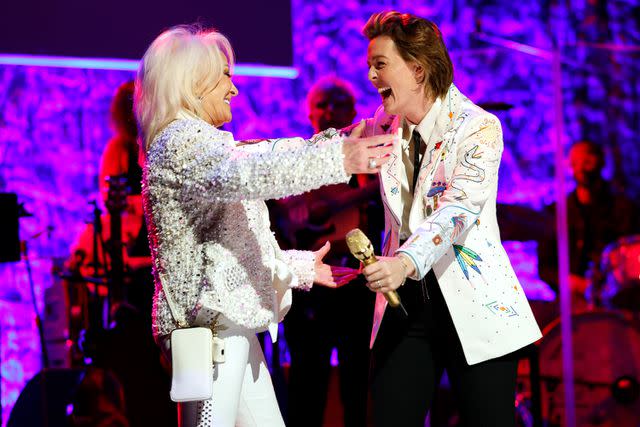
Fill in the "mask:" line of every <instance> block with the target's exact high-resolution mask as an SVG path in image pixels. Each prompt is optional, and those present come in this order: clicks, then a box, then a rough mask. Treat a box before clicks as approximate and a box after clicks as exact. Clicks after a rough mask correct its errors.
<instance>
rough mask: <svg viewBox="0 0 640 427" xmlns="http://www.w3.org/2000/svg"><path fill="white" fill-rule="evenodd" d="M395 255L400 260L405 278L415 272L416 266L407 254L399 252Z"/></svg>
mask: <svg viewBox="0 0 640 427" xmlns="http://www.w3.org/2000/svg"><path fill="white" fill-rule="evenodd" d="M397 257H398V259H399V260H400V265H402V269H403V273H404V279H405V280H406V279H407V278H408V277H411V276H412V275H413V274H415V271H416V268H415V266H414V265H413V262H412V261H411V260H410V259H409V257H408V256H406V255H404V254H402V253H399V254H398V255H397Z"/></svg>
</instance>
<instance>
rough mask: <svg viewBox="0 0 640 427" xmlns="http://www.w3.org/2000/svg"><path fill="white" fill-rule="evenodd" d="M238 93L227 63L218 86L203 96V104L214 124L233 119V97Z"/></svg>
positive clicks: (217, 124)
mask: <svg viewBox="0 0 640 427" xmlns="http://www.w3.org/2000/svg"><path fill="white" fill-rule="evenodd" d="M237 94H238V89H237V88H236V87H235V85H234V84H233V82H232V81H231V73H230V71H229V66H228V65H226V66H225V68H224V72H223V74H222V77H221V78H220V80H219V81H218V84H217V85H216V87H214V88H213V89H212V90H210V91H209V92H207V93H205V94H204V95H203V96H202V106H203V107H204V110H205V112H206V113H207V115H208V116H209V122H210V123H211V124H212V125H214V126H215V127H220V126H222V125H223V124H225V123H228V122H230V121H231V117H232V115H231V98H233V97H234V96H236V95H237Z"/></svg>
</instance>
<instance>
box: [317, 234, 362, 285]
mask: <svg viewBox="0 0 640 427" xmlns="http://www.w3.org/2000/svg"><path fill="white" fill-rule="evenodd" d="M329 249H331V244H330V243H329V242H327V243H325V244H324V246H323V247H321V248H320V249H318V250H317V251H315V252H314V254H315V257H316V262H315V265H314V271H315V273H316V276H315V278H314V280H313V282H314V283H316V284H318V285H322V286H326V287H328V288H339V287H340V286H343V285H346V284H347V283H349V282H350V281H352V280H353V279H355V278H356V277H358V274H359V272H358V270H355V269H353V268H349V267H336V266H332V265H328V264H325V263H324V261H323V258H324V257H325V255H327V253H328V252H329Z"/></svg>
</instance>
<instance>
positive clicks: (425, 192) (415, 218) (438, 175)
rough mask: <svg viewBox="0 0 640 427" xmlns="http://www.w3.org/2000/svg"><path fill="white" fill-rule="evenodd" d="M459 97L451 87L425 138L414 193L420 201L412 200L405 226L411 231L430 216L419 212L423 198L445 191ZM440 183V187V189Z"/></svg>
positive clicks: (458, 93) (457, 92) (456, 90)
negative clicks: (448, 158) (446, 159)
mask: <svg viewBox="0 0 640 427" xmlns="http://www.w3.org/2000/svg"><path fill="white" fill-rule="evenodd" d="M459 95H460V92H459V91H458V89H457V88H456V87H455V86H454V85H453V84H452V85H451V87H450V88H449V91H448V92H447V94H446V95H445V97H444V99H443V100H442V104H441V106H440V111H439V112H438V116H437V118H436V122H435V124H434V128H433V131H432V132H431V135H430V136H429V142H428V143H427V148H426V151H425V155H424V156H423V158H422V163H421V164H420V174H419V175H418V182H417V184H416V191H415V194H420V195H422V197H414V198H413V203H412V205H411V214H410V216H409V222H410V225H411V228H412V229H413V228H414V227H415V226H417V225H419V223H420V222H421V221H423V220H424V218H425V217H426V216H428V215H429V214H430V212H423V210H424V201H423V198H424V197H433V196H434V195H439V194H441V193H442V192H443V191H444V189H445V186H446V184H444V182H445V180H446V177H445V173H444V172H445V171H444V162H443V160H444V158H445V157H446V155H447V152H448V151H449V150H450V149H451V141H452V140H453V135H454V133H455V132H454V118H455V116H456V115H457V113H458V107H459V105H460V102H459V99H460V96H459ZM440 183H442V184H441V185H440ZM432 184H433V186H432ZM432 187H433V188H432ZM432 193H433V194H432Z"/></svg>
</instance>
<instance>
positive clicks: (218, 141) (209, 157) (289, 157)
mask: <svg viewBox="0 0 640 427" xmlns="http://www.w3.org/2000/svg"><path fill="white" fill-rule="evenodd" d="M171 126H173V127H174V129H169V131H168V132H165V133H166V135H164V136H163V135H161V136H160V137H159V138H157V139H156V141H155V142H154V145H153V146H152V149H151V150H150V153H149V161H150V162H153V161H154V158H155V157H164V158H165V160H166V161H168V162H169V163H170V165H171V167H170V170H169V171H167V174H166V175H165V176H164V177H163V178H164V179H165V180H166V181H167V182H170V181H174V184H176V185H179V186H180V187H182V189H183V190H182V192H183V196H184V197H186V198H200V199H202V198H205V199H210V200H211V199H213V200H218V201H226V202H231V201H239V200H252V199H253V200H267V199H273V198H280V197H286V196H290V195H295V194H301V193H303V192H305V191H309V190H313V189H315V188H318V187H321V186H323V185H329V184H336V183H345V182H347V181H348V179H349V175H347V174H346V172H345V170H344V164H343V163H344V161H343V159H344V155H343V154H342V137H340V136H339V135H338V134H337V133H335V132H334V134H333V135H323V136H321V137H318V136H316V137H315V140H310V141H309V142H308V143H307V144H303V145H302V146H301V147H299V148H295V149H291V150H282V151H281V150H274V151H267V152H252V151H248V150H240V149H236V148H235V143H234V141H233V139H232V138H231V137H230V134H228V133H227V132H222V131H220V130H218V129H215V128H214V127H212V126H209V125H207V124H206V123H204V122H202V121H198V120H181V121H178V122H174V124H172V125H170V127H171ZM318 140H321V141H322V143H317V142H318Z"/></svg>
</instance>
